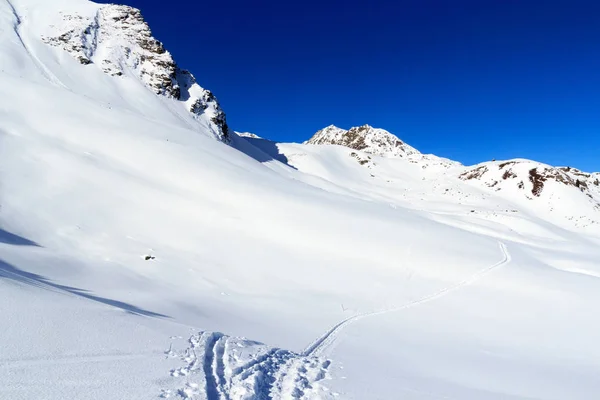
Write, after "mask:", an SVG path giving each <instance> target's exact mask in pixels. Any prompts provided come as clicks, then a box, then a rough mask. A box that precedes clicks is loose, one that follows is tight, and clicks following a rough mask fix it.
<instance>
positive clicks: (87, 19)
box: [42, 4, 230, 142]
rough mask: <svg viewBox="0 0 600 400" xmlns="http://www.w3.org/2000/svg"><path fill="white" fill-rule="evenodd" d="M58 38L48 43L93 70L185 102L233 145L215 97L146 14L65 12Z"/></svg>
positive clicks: (110, 9) (105, 8)
mask: <svg viewBox="0 0 600 400" xmlns="http://www.w3.org/2000/svg"><path fill="white" fill-rule="evenodd" d="M53 30H54V33H53V34H52V35H49V36H46V37H43V38H42V39H43V40H44V42H46V43H47V44H49V45H52V46H56V47H59V48H61V49H63V50H65V51H66V52H68V53H69V54H71V55H72V56H73V57H75V58H76V59H77V60H78V61H79V62H80V63H81V64H83V65H85V66H86V67H87V68H92V67H94V66H95V67H97V68H100V69H101V70H102V71H103V72H104V73H106V74H109V75H111V76H114V77H115V78H117V77H122V76H124V75H125V76H132V75H133V77H134V78H138V79H140V80H141V81H142V82H143V83H144V84H145V85H146V87H148V89H150V90H151V91H153V92H154V93H156V94H157V95H160V96H165V97H168V98H172V99H175V100H179V101H181V102H183V103H184V106H185V107H186V109H187V110H188V111H189V112H190V113H191V114H192V115H193V116H194V117H196V118H203V119H208V122H209V125H210V127H211V130H212V131H213V134H214V135H215V136H216V137H217V138H218V139H220V140H222V141H225V142H228V141H229V135H230V132H229V127H228V126H227V121H226V117H225V113H224V112H223V110H222V109H221V107H220V105H219V103H218V101H217V99H216V98H215V96H214V95H213V94H212V93H211V92H210V91H208V90H206V89H204V88H202V87H200V86H199V85H198V84H197V83H196V79H195V78H194V76H193V75H192V74H191V73H190V72H189V71H186V70H183V69H181V68H180V67H179V66H178V65H177V64H176V63H175V61H174V60H173V57H172V56H171V54H170V53H169V52H168V51H167V50H166V49H165V47H164V45H163V44H162V43H161V42H160V41H158V40H157V39H155V38H154V37H153V36H152V32H151V30H150V27H149V26H148V24H147V23H146V21H145V20H144V18H143V16H142V13H141V12H140V10H138V9H136V8H133V7H129V6H123V5H115V4H108V5H99V6H98V7H97V8H96V12H95V13H94V14H91V15H80V14H69V13H61V19H60V21H58V23H57V24H55V25H54V26H53Z"/></svg>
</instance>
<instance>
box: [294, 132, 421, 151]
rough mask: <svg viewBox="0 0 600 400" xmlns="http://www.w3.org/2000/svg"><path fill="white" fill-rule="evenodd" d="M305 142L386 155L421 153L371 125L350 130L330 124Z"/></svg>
mask: <svg viewBox="0 0 600 400" xmlns="http://www.w3.org/2000/svg"><path fill="white" fill-rule="evenodd" d="M304 143H305V144H337V145H340V146H346V147H349V148H351V149H354V150H362V151H364V152H365V153H369V154H375V155H378V156H384V157H406V156H409V155H412V154H420V153H419V152H418V151H417V149H415V148H413V147H411V146H409V145H407V144H406V143H404V142H403V141H402V140H400V139H398V138H397V137H396V136H394V135H392V134H391V133H389V132H388V131H386V130H384V129H378V128H373V127H372V126H369V125H363V126H357V127H353V128H350V129H348V130H345V129H341V128H338V127H337V126H334V125H329V126H328V127H326V128H323V129H321V130H320V131H318V132H317V133H315V134H314V136H313V137H312V138H310V139H309V140H307V141H306V142H304Z"/></svg>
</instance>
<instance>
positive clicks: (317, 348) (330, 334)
mask: <svg viewBox="0 0 600 400" xmlns="http://www.w3.org/2000/svg"><path fill="white" fill-rule="evenodd" d="M499 246H500V250H501V251H502V254H503V259H502V260H501V261H499V262H497V263H496V264H494V265H492V266H490V267H487V268H484V269H482V270H481V271H479V272H476V273H475V274H473V275H471V276H470V277H469V278H467V279H465V280H463V281H461V282H459V283H457V284H455V285H453V286H449V287H446V288H444V289H441V290H439V291H437V292H435V293H433V294H430V295H427V296H425V297H422V298H420V299H417V300H414V301H411V302H409V303H406V304H404V305H401V306H399V307H392V308H387V309H383V310H378V311H371V312H365V313H362V314H356V315H353V316H351V317H349V318H346V319H344V320H342V321H341V322H339V323H337V324H336V325H334V326H333V327H332V328H331V329H329V330H328V331H327V332H325V334H323V335H322V336H320V337H319V338H317V339H316V340H315V341H313V342H312V343H311V344H310V345H308V346H307V347H306V348H305V349H304V351H303V352H302V355H304V356H306V357H310V356H314V357H319V356H321V355H322V354H324V353H325V352H326V351H327V349H329V348H330V347H331V346H333V345H334V344H335V343H336V342H337V340H338V337H339V334H340V333H341V332H342V331H343V330H344V329H345V328H346V327H348V326H349V325H350V324H352V323H353V322H356V321H358V320H361V319H363V318H367V317H373V316H376V315H382V314H387V313H392V312H396V311H401V310H406V309H408V308H412V307H415V306H418V305H420V304H424V303H428V302H430V301H433V300H436V299H439V298H440V297H443V296H445V295H447V294H448V293H451V292H453V291H455V290H457V289H460V288H462V287H464V286H467V285H470V284H472V283H474V282H476V281H477V280H479V279H481V278H482V277H483V276H485V275H487V274H488V273H490V272H491V271H493V270H495V269H497V268H500V267H502V266H504V265H506V264H508V263H509V262H510V261H511V256H510V253H509V252H508V249H507V248H506V245H505V244H504V243H502V242H499Z"/></svg>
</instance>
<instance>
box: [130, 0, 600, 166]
mask: <svg viewBox="0 0 600 400" xmlns="http://www.w3.org/2000/svg"><path fill="white" fill-rule="evenodd" d="M124 1H125V2H126V3H128V4H129V5H132V6H134V7H137V8H140V9H141V10H142V13H143V15H144V16H145V17H146V20H147V21H148V22H149V24H150V27H151V28H152V30H153V32H154V35H155V36H156V37H157V38H158V39H159V40H161V41H163V42H164V43H165V46H166V47H167V49H168V50H169V51H170V52H171V53H172V54H173V56H174V58H175V60H176V61H177V62H178V64H179V65H180V66H181V67H182V68H186V69H189V70H191V71H192V73H194V75H195V76H196V77H197V79H198V81H199V83H200V84H201V85H202V86H204V87H206V88H208V89H210V90H212V91H213V92H214V93H215V94H216V96H217V97H218V98H219V100H220V102H221V104H222V106H223V107H224V109H225V112H226V113H227V118H228V121H229V124H230V126H231V127H232V128H233V129H235V130H238V131H250V132H254V133H256V134H258V135H261V136H263V137H266V138H269V139H273V140H277V141H303V140H305V139H308V138H309V137H310V136H311V135H312V134H313V133H314V132H315V131H317V130H318V129H320V128H322V127H324V126H326V125H329V124H335V125H337V126H340V127H343V128H349V127H351V126H356V125H363V124H370V125H373V126H375V127H380V128H384V129H387V130H389V131H390V132H392V133H395V134H396V135H397V136H399V137H400V138H401V139H403V140H404V141H406V142H407V143H409V144H411V145H413V146H415V147H417V148H418V149H420V150H421V151H423V152H428V153H434V154H437V155H440V156H445V157H449V158H453V159H456V160H459V161H461V162H464V163H475V162H479V161H484V160H489V159H493V158H496V159H504V158H513V157H525V158H532V159H536V160H539V161H543V162H547V163H550V164H555V165H572V166H575V167H578V168H581V169H584V170H594V171H600V1H595V0H589V1H582V0H570V1H563V0H561V1H553V0H545V1H543V0H536V1H532V0H472V1H467V0H437V1H434V0H411V1H401V0H398V1H392V0H388V1H377V0H370V1H360V2H358V1H351V0H350V1H337V0H335V1H328V0H318V1H316V0H305V1H282V0H277V1H275V0H265V1H262V0H255V1H241V0H238V1H233V0H231V1H228V0H212V1H195V0H193V1H192V0H188V1H177V2H169V3H166V2H164V1H149V0H124Z"/></svg>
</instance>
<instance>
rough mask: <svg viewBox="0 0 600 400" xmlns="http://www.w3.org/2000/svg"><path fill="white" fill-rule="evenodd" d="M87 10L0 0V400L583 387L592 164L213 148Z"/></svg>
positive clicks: (595, 296) (592, 363)
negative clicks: (97, 36) (82, 54)
mask: <svg viewBox="0 0 600 400" xmlns="http://www.w3.org/2000/svg"><path fill="white" fill-rule="evenodd" d="M102 7H103V6H100V5H97V4H94V3H89V2H87V1H84V0H61V1H57V2H52V5H50V4H48V2H46V1H42V0H12V1H11V2H7V1H6V2H5V1H0V18H1V19H2V25H0V26H1V30H0V67H1V72H0V183H1V185H0V315H1V316H2V322H3V324H2V327H3V328H2V329H0V343H2V347H1V349H2V350H1V351H0V370H1V371H0V398H10V399H31V398H44V399H61V400H62V399H65V398H76V399H94V400H96V399H120V398H127V399H147V398H157V397H159V396H162V397H163V398H193V399H208V400H214V399H224V398H229V399H264V398H274V399H327V398H342V399H365V398H369V399H378V398H379V399H390V398H403V399H419V400H422V399H431V398H457V399H461V400H464V399H467V400H468V399H477V400H479V399H519V400H522V399H531V398H536V399H548V400H550V399H565V398H569V399H595V398H596V393H598V392H599V390H600V387H599V384H598V380H597V379H596V378H597V376H598V373H599V372H600V365H599V364H598V362H597V360H599V359H600V348H599V347H598V346H597V337H598V334H599V333H600V324H599V323H598V322H596V321H597V318H595V316H596V314H597V304H598V301H599V300H600V291H599V290H598V285H599V283H600V281H599V280H598V276H600V262H599V261H600V250H599V249H600V230H599V228H598V226H599V225H598V224H597V223H591V222H589V221H597V220H598V209H597V208H596V207H595V205H594V201H597V200H598V196H597V195H598V190H597V187H596V186H595V185H594V179H597V177H598V175H597V174H589V177H588V176H587V175H586V176H585V181H586V182H587V187H588V189H587V191H586V190H583V191H582V190H581V188H580V187H576V186H572V185H565V184H563V183H560V182H557V181H553V180H550V179H548V180H547V181H546V182H545V186H544V189H543V190H542V192H541V194H540V196H535V195H533V194H532V192H531V191H532V189H533V187H532V183H531V182H530V181H529V180H528V179H529V178H528V177H529V171H530V170H531V168H533V166H535V167H536V168H546V167H545V166H542V165H541V164H539V163H534V162H531V161H525V160H522V166H521V167H518V168H517V167H510V168H513V169H514V170H515V173H516V174H517V175H518V178H515V179H512V178H511V179H502V176H503V174H504V172H505V170H504V169H501V168H500V167H498V165H499V162H491V163H487V164H485V166H486V167H488V172H486V174H484V175H482V176H481V177H480V179H475V178H474V179H467V180H465V179H461V176H462V175H463V174H465V173H469V172H472V171H473V170H474V169H476V168H478V167H479V166H473V167H465V166H462V165H460V164H459V163H456V162H453V161H450V160H446V159H443V158H439V157H436V156H433V155H423V154H420V153H419V152H418V151H416V150H415V151H414V152H413V151H412V150H410V149H412V148H411V147H410V146H408V145H407V144H404V143H403V144H402V146H398V149H403V150H402V154H400V153H398V154H396V153H389V152H384V153H377V152H373V151H370V152H369V151H368V150H369V149H366V150H365V149H362V150H357V149H351V148H348V147H343V146H340V145H328V146H325V145H315V144H282V143H275V142H272V141H268V140H264V139H260V138H259V137H255V136H251V135H245V134H240V136H238V135H235V134H233V135H231V137H230V139H229V140H224V137H223V136H222V135H219V131H218V129H219V126H217V124H216V123H215V122H214V121H213V119H214V118H215V117H216V116H217V115H216V114H215V113H218V112H219V111H222V110H220V109H217V108H214V109H213V111H214V112H215V113H212V111H210V110H209V109H208V108H207V110H208V111H206V110H204V112H201V113H198V114H194V113H192V112H189V108H188V105H189V104H187V103H186V100H183V99H181V98H175V97H173V96H168V95H165V94H163V93H157V91H156V90H154V89H155V88H154V87H153V84H151V83H150V84H149V83H148V82H149V81H148V80H147V79H149V78H148V77H145V76H144V75H143V74H141V73H140V71H139V70H136V69H133V70H128V69H126V68H125V66H128V65H129V64H127V63H125V64H123V68H124V69H123V70H124V71H126V73H124V74H123V75H121V76H113V75H114V74H112V73H111V72H110V71H105V70H104V69H103V68H101V67H99V66H98V64H100V65H101V64H102V60H105V59H111V60H121V61H127V62H129V61H131V59H128V60H129V61H128V60H122V59H121V58H120V56H113V55H114V54H115V53H110V54H113V55H111V56H110V57H108V56H103V55H101V54H102V53H99V52H95V53H94V56H93V57H92V58H93V60H92V61H94V62H93V63H92V64H81V63H80V62H79V61H78V60H77V58H76V57H74V55H73V54H71V53H70V52H69V51H66V50H65V49H64V48H63V47H61V46H54V45H51V44H49V43H48V40H47V38H50V37H56V34H57V33H59V32H64V31H65V30H64V28H65V24H67V26H66V27H67V28H69V29H74V28H75V25H77V24H78V23H79V22H77V24H75V23H74V22H73V21H80V20H79V18H76V17H75V16H81V17H82V19H84V20H85V19H86V18H93V17H94V16H95V15H99V14H98V13H99V12H100V11H101V10H102ZM111 7H112V6H111ZM58 10H60V11H58ZM108 10H114V9H112V8H108ZM65 15H71V16H73V19H65ZM86 21H87V20H86ZM73 24H75V25H73ZM83 25H86V24H83ZM86 26H87V25H86ZM136 26H137V25H136ZM139 26H145V25H144V24H143V23H141V25H139ZM78 29H80V28H78ZM103 29H104V30H102V29H100V30H99V31H98V32H101V33H102V35H106V36H104V39H103V41H102V43H104V44H106V45H107V46H108V44H111V46H112V47H111V48H112V49H113V50H114V49H117V48H120V49H122V48H131V49H133V50H135V51H138V50H139V49H137V47H136V43H135V42H136V40H137V38H128V37H127V35H125V36H124V35H123V32H113V30H111V29H107V28H106V27H105V28H103ZM84 30H85V29H84ZM113 35H114V36H113ZM77 37H79V36H77ZM132 41H133V42H134V43H130V42H132ZM115 43H117V44H119V46H120V47H119V46H116V45H115ZM115 51H116V50H115ZM117 53H118V52H117ZM139 54H141V51H140V52H139V53H138V55H139ZM190 76H191V75H190ZM194 84H195V83H194ZM182 87H186V86H185V85H183V86H182ZM190 90H191V89H190ZM194 90H195V89H194ZM200 90H202V92H198V93H196V94H193V96H196V97H197V98H202V96H204V95H206V98H205V99H208V98H209V97H210V96H209V95H207V91H204V89H201V88H200V87H199V86H198V91H200ZM212 104H213V105H215V107H216V104H217V103H212ZM361 132H363V131H361ZM362 134H364V135H365V136H364V138H366V140H367V142H369V143H387V142H382V141H381V140H384V139H382V138H385V140H386V141H387V139H390V140H394V142H393V143H395V140H396V139H393V138H390V136H388V134H389V133H388V134H385V135H384V134H382V132H380V131H377V130H374V129H371V128H370V127H369V128H368V129H367V131H366V132H363V133H362ZM389 135H391V134H389ZM371 139H373V140H371ZM375 139H377V140H375ZM380 139H381V140H380ZM225 142H226V143H229V144H230V145H228V144H226V143H225ZM390 143H391V142H390ZM394 149H396V147H394ZM407 149H408V150H410V151H408V152H407ZM394 151H396V150H394ZM409 153H410V154H409ZM382 155H383V156H382ZM528 163H530V164H528ZM548 167H549V166H548ZM517 169H518V170H517ZM563 172H564V171H563ZM564 173H568V174H570V175H569V176H572V177H575V176H576V175H578V174H580V172H578V171H571V172H568V171H567V172H564ZM581 174H583V173H581ZM521 179H522V180H525V181H526V182H524V185H525V187H524V188H523V189H520V188H519V187H518V181H519V180H521ZM572 179H576V178H572ZM577 179H584V178H577ZM494 180H498V181H501V182H500V183H498V184H497V185H495V186H494V187H490V186H489V185H490V184H491V183H493V181H494ZM496 186H499V187H501V190H496ZM588 194H590V195H591V196H592V197H589V196H588ZM571 217H573V218H571ZM578 217H581V218H578ZM584 217H585V218H587V220H586V221H588V220H589V221H588V222H586V223H583V218H584ZM570 218H571V219H570Z"/></svg>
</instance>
